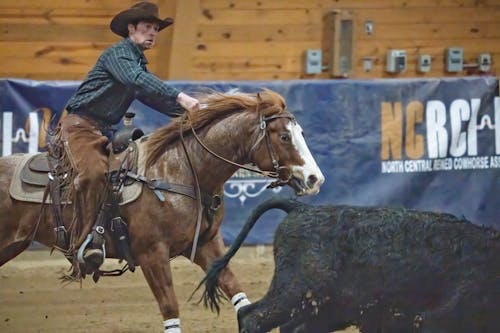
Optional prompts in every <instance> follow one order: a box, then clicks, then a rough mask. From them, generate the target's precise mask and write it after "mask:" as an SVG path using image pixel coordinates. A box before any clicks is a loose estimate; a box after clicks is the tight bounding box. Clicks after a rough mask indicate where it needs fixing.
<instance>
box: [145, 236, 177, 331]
mask: <svg viewBox="0 0 500 333" xmlns="http://www.w3.org/2000/svg"><path fill="white" fill-rule="evenodd" d="M136 257H137V262H138V264H139V266H141V269H142V272H143V274H144V277H145V278H146V281H147V282H148V284H149V287H150V288H151V291H152V292H153V295H154V296H155V298H156V301H157V302H158V306H159V307H160V312H161V314H162V316H163V320H164V322H163V325H164V330H165V331H164V332H165V333H180V332H181V329H180V320H179V305H178V303H177V298H176V296H175V292H174V286H173V279H172V271H171V269H170V260H169V258H170V250H169V247H168V245H167V244H166V243H164V242H160V241H158V242H156V243H154V244H152V245H151V246H148V248H147V249H145V250H144V251H141V252H140V253H136Z"/></svg>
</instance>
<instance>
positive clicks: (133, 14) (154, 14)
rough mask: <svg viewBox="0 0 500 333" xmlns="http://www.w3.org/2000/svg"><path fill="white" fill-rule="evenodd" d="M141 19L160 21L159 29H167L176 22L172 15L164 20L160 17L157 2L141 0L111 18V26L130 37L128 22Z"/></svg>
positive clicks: (117, 31)
mask: <svg viewBox="0 0 500 333" xmlns="http://www.w3.org/2000/svg"><path fill="white" fill-rule="evenodd" d="M140 20H145V21H153V22H155V23H158V25H159V30H162V29H165V28H166V27H168V26H169V25H171V24H172V23H174V20H173V19H172V18H170V17H167V18H166V19H163V20H162V19H160V18H159V17H158V6H157V5H156V4H154V3H151V2H147V1H141V2H139V3H136V4H135V5H133V6H132V7H130V8H129V9H127V10H124V11H121V12H120V13H118V14H116V16H115V17H113V19H112V20H111V23H110V25H109V27H110V28H111V31H113V32H114V33H115V34H117V35H120V36H122V37H125V38H126V37H128V24H129V23H133V22H137V21H140Z"/></svg>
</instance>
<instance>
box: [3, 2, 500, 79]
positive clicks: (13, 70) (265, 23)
mask: <svg viewBox="0 0 500 333" xmlns="http://www.w3.org/2000/svg"><path fill="white" fill-rule="evenodd" d="M134 2H135V1H130V0H1V1H0V28H1V29H0V62H1V66H0V77H19V78H33V79H42V80H43V79H70V80H73V79H74V80H80V79H82V78H83V77H84V75H85V73H86V72H87V71H88V70H89V69H90V67H91V66H92V65H93V64H94V62H95V60H96V58H97V57H98V55H99V54H100V53H101V52H102V50H103V49H104V48H105V47H107V46H108V45H110V44H112V43H113V42H115V41H118V40H119V37H117V36H115V35H114V34H113V33H111V32H110V31H109V28H108V26H109V22H110V20H111V18H112V17H113V15H114V14H116V13H117V12H119V11H120V10H123V9H125V8H127V7H128V6H130V5H131V4H133V3H134ZM155 2H156V3H158V5H159V7H160V13H161V16H162V17H166V16H172V17H174V18H175V19H176V23H175V24H174V26H173V28H167V29H166V32H161V34H160V38H159V43H158V46H157V47H156V48H155V49H153V50H151V51H148V53H147V54H146V55H147V57H148V59H149V60H150V62H151V64H150V66H149V67H150V70H151V71H153V72H155V73H157V74H158V75H159V76H160V77H162V78H164V79H167V78H170V79H192V80H273V79H283V80H287V79H299V78H329V77H331V76H330V75H329V73H328V71H326V72H324V73H322V74H316V75H307V74H304V64H303V63H304V52H305V50H307V49H322V50H323V55H324V66H325V67H328V65H329V61H328V60H329V54H330V53H331V49H330V47H329V46H328V41H329V39H330V38H331V37H330V36H331V33H330V32H329V31H330V30H329V29H328V24H327V23H326V19H325V18H326V17H327V16H328V14H329V13H331V12H333V11H337V12H341V13H347V14H348V15H350V16H351V17H352V19H353V23H354V36H353V40H354V44H353V46H354V58H353V70H352V73H351V74H350V75H349V77H351V78H382V77H441V76H466V75H471V74H484V73H478V72H477V69H475V68H473V67H470V68H469V69H467V70H464V71H462V72H459V73H447V72H446V71H445V67H444V52H445V49H446V48H447V47H453V46H458V47H463V49H464V60H465V63H467V64H468V65H472V64H474V63H475V62H476V59H477V57H478V55H479V54H480V53H490V54H491V57H492V61H493V67H492V69H491V74H493V75H498V74H499V73H500V0H370V1H368V0H367V1H364V0H363V1H362V0H158V1H155ZM365 21H372V22H373V25H374V30H373V33H372V34H367V33H366V32H365V28H364V25H365ZM391 48H392V49H404V50H406V52H407V56H408V64H407V65H408V66H407V70H406V71H405V72H403V73H399V74H390V73H387V72H386V71H385V64H386V52H387V50H388V49H391ZM418 54H429V55H431V57H432V69H431V71H430V72H429V73H425V74H422V73H419V72H417V70H416V62H417V56H418ZM363 59H369V60H370V61H372V64H373V68H372V70H371V71H365V70H364V68H363Z"/></svg>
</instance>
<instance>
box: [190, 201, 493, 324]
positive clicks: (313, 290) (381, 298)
mask: <svg viewBox="0 0 500 333" xmlns="http://www.w3.org/2000/svg"><path fill="white" fill-rule="evenodd" d="M272 208H279V209H282V210H284V211H286V212H287V213H288V215H287V217H286V218H285V220H284V222H283V223H281V224H280V225H279V226H278V229H277V230H276V234H275V239H274V260H275V272H274V277H273V279H272V282H271V286H270V287H269V290H268V292H267V294H266V295H265V296H264V297H263V298H262V299H260V300H259V301H257V302H255V303H253V304H251V305H248V306H245V307H243V308H241V309H240V310H239V311H238V322H239V328H240V329H239V330H240V332H245V333H253V332H267V331H269V330H271V329H272V328H274V327H278V326H281V329H280V331H281V332H308V333H317V332H331V331H334V330H340V329H343V328H346V327H348V326H350V325H356V326H358V327H359V328H360V330H361V331H362V332H363V333H370V332H377V333H380V332H400V333H411V332H422V333H460V332H462V333H494V332H495V333H497V332H500V232H499V231H497V230H495V229H493V228H486V227H479V226H476V225H473V224H472V223H470V222H467V221H465V220H461V219H458V218H456V217H454V216H452V215H449V214H443V213H432V212H419V211H414V210H406V209H403V208H377V207H352V206H310V205H306V204H303V203H300V202H297V201H295V200H288V199H272V200H270V201H267V202H264V203H263V204H261V205H259V206H258V207H257V208H256V209H255V210H254V211H253V213H252V214H251V216H250V217H249V218H248V221H247V222H246V224H245V226H244V227H243V229H242V230H241V232H240V234H239V235H238V237H237V238H236V240H235V242H234V243H233V244H232V246H231V248H230V249H229V251H228V252H227V253H226V254H225V255H224V256H223V257H221V258H219V259H218V260H217V261H216V262H214V264H213V265H212V268H211V269H210V270H209V272H208V273H207V276H206V277H205V279H204V280H203V281H202V282H201V283H200V285H199V286H198V288H199V287H200V286H201V285H202V284H203V283H205V292H204V295H203V300H204V303H205V305H206V306H210V307H211V308H212V310H214V309H215V310H217V311H218V310H219V305H218V303H219V302H220V301H221V297H222V294H221V292H220V290H218V289H217V286H216V283H217V275H218V273H219V272H220V271H221V270H222V269H223V268H224V267H225V266H226V265H227V264H228V262H229V260H230V259H231V257H232V256H233V255H234V254H235V253H236V251H237V250H238V248H239V247H240V246H241V244H242V243H243V240H244V239H245V237H246V236H247V234H248V233H249V231H250V229H251V228H252V226H253V225H254V224H255V222H256V221H257V219H258V218H259V217H260V216H261V215H262V214H263V213H264V212H266V211H267V210H269V209H272Z"/></svg>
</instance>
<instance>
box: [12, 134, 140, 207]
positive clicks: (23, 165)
mask: <svg viewBox="0 0 500 333" xmlns="http://www.w3.org/2000/svg"><path fill="white" fill-rule="evenodd" d="M113 151H115V150H113ZM142 155H143V152H142V147H141V146H140V145H139V144H137V143H136V142H131V143H130V144H129V145H128V147H126V149H125V150H124V151H122V152H121V153H118V154H114V153H113V154H111V156H110V159H109V160H110V170H109V173H110V174H111V175H113V174H116V173H118V172H119V170H120V169H121V168H127V169H128V170H130V171H131V172H133V173H136V174H144V169H145V167H144V163H140V161H141V160H143V159H142V158H141V156H142ZM49 158H50V157H49V154H48V153H47V152H43V153H37V154H35V155H26V156H25V157H24V158H23V159H22V160H21V161H20V162H19V164H18V165H17V166H16V169H15V171H14V177H13V178H12V183H11V186H10V195H11V196H12V197H13V198H14V199H16V200H19V201H26V202H34V203H42V201H43V200H44V192H45V189H46V187H47V185H48V183H49V180H50V177H51V173H50V172H51V170H50V164H49ZM124 185H125V186H124V187H123V189H122V190H121V192H120V202H119V204H120V205H125V204H127V203H130V202H132V201H134V200H136V199H137V198H138V197H139V196H140V194H141V192H142V183H140V182H136V181H134V180H133V179H127V180H126V181H125V184H124ZM45 203H52V198H51V197H50V196H48V197H46V198H45ZM61 203H63V204H66V203H71V201H70V199H63V201H62V202H61Z"/></svg>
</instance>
